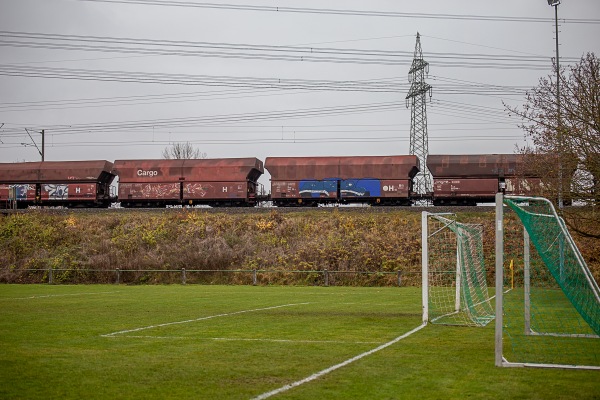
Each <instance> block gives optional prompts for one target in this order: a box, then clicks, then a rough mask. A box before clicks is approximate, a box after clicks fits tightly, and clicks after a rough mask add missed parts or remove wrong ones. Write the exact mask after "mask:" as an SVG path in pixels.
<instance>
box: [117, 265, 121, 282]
mask: <svg viewBox="0 0 600 400" xmlns="http://www.w3.org/2000/svg"><path fill="white" fill-rule="evenodd" d="M116 272H117V285H118V284H119V283H121V270H120V269H119V268H117V269H116Z"/></svg>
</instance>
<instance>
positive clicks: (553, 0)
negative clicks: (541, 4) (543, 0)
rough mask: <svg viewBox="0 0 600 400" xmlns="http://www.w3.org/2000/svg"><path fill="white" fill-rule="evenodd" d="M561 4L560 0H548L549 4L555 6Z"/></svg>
mask: <svg viewBox="0 0 600 400" xmlns="http://www.w3.org/2000/svg"><path fill="white" fill-rule="evenodd" d="M559 4H560V0H548V5H549V6H552V7H555V6H557V5H559Z"/></svg>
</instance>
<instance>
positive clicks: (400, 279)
mask: <svg viewBox="0 0 600 400" xmlns="http://www.w3.org/2000/svg"><path fill="white" fill-rule="evenodd" d="M398 286H402V271H400V270H398Z"/></svg>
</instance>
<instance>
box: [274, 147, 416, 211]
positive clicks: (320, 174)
mask: <svg viewBox="0 0 600 400" xmlns="http://www.w3.org/2000/svg"><path fill="white" fill-rule="evenodd" d="M265 168H266V169H267V170H268V171H269V173H270V174H271V200H272V201H273V204H274V205H276V206H318V205H319V204H332V203H340V204H349V203H367V204H371V205H409V204H411V196H412V194H413V193H412V189H413V188H412V178H413V177H414V176H415V175H416V174H417V172H418V171H419V160H418V158H417V157H416V156H411V155H408V156H372V157H369V156H360V157H268V158H267V159H266V161H265Z"/></svg>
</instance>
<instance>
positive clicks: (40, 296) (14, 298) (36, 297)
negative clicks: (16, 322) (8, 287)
mask: <svg viewBox="0 0 600 400" xmlns="http://www.w3.org/2000/svg"><path fill="white" fill-rule="evenodd" d="M108 293H120V291H116V292H88V293H65V294H44V295H39V296H29V297H5V298H0V300H29V299H44V298H47V297H64V296H87V295H93V294H108Z"/></svg>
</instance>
